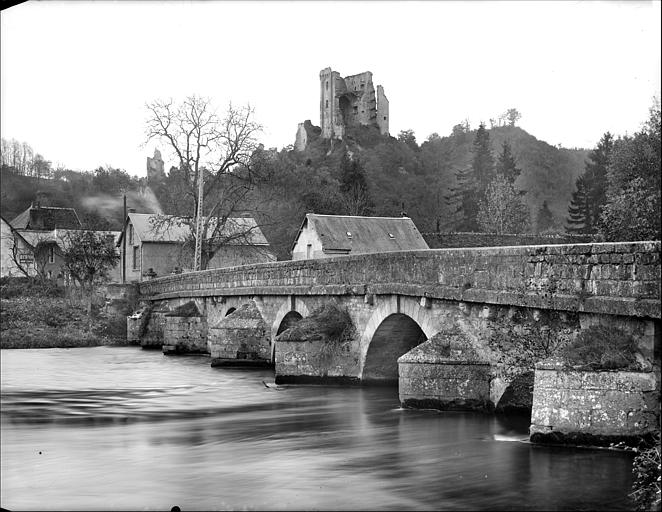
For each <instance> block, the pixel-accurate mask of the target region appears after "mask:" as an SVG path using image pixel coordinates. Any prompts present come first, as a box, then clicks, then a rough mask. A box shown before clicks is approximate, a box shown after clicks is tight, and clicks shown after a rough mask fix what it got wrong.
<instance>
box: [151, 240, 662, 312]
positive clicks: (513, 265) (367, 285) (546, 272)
mask: <svg viewBox="0 0 662 512" xmlns="http://www.w3.org/2000/svg"><path fill="white" fill-rule="evenodd" d="M140 293H141V296H142V297H143V298H150V299H152V300H153V299H168V298H180V297H210V296H231V295H269V294H275V295H327V296H328V295H371V294H398V295H410V296H415V297H416V296H418V297H421V296H425V297H428V298H430V299H433V298H437V299H446V300H454V301H466V302H474V303H482V304H503V305H513V306H522V307H529V308H541V309H552V310H558V311H574V312H576V311H579V312H589V313H598V314H610V315H623V316H634V317H647V318H656V319H659V318H660V316H661V314H660V242H629V243H596V244H575V245H549V246H523V247H491V248H473V249H437V250H428V251H403V252H390V253H378V254H361V255H355V256H343V257H338V258H329V259H323V260H322V259H317V260H301V261H284V262H274V263H266V264H254V265H245V266H242V267H231V268H224V269H212V270H206V271H202V272H195V273H187V274H181V275H177V276H169V277H164V278H160V279H154V280H152V281H149V282H143V283H141V284H140Z"/></svg>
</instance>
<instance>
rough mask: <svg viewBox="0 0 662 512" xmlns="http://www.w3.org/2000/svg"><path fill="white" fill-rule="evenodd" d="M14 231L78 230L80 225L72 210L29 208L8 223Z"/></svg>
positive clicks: (45, 207)
mask: <svg viewBox="0 0 662 512" xmlns="http://www.w3.org/2000/svg"><path fill="white" fill-rule="evenodd" d="M10 224H11V226H12V227H13V228H14V229H42V230H51V229H80V228H81V227H82V224H81V222H80V219H79V218H78V215H76V210H74V209H73V208H56V207H54V206H40V207H34V206H30V208H28V209H27V210H25V211H24V212H23V213H20V214H19V215H18V216H17V217H16V218H15V219H14V220H12V221H11V222H10Z"/></svg>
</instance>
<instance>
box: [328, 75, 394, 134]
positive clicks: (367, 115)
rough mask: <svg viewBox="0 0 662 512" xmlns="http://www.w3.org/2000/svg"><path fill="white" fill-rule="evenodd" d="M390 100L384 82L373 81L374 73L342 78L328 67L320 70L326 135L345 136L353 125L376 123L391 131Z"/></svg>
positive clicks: (385, 132) (382, 128)
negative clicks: (347, 129) (376, 84)
mask: <svg viewBox="0 0 662 512" xmlns="http://www.w3.org/2000/svg"><path fill="white" fill-rule="evenodd" d="M388 121H389V114H388V100H387V99H386V96H385V95H384V88H383V87H382V86H381V85H378V86H377V90H376V92H375V87H374V85H373V83H372V73H371V72H370V71H366V72H364V73H359V74H358V75H350V76H346V77H345V78H342V77H341V76H340V73H338V72H337V71H332V70H331V68H325V69H323V70H322V71H320V126H321V128H322V134H321V135H322V137H323V138H325V139H342V138H343V136H344V135H345V129H346V128H347V127H349V126H359V125H373V126H377V127H379V131H380V133H381V134H382V135H387V134H388Z"/></svg>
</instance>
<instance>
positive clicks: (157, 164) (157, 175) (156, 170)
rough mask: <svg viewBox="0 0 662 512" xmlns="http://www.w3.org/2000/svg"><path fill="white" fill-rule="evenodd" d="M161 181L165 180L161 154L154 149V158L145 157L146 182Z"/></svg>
mask: <svg viewBox="0 0 662 512" xmlns="http://www.w3.org/2000/svg"><path fill="white" fill-rule="evenodd" d="M163 179H165V172H164V163H163V159H162V158H161V152H160V151H159V150H158V149H154V158H150V157H147V180H148V181H160V180H163Z"/></svg>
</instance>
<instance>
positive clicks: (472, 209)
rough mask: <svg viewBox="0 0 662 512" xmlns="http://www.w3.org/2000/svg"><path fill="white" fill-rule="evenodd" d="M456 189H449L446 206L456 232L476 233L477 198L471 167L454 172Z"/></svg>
mask: <svg viewBox="0 0 662 512" xmlns="http://www.w3.org/2000/svg"><path fill="white" fill-rule="evenodd" d="M455 181H456V182H457V187H456V188H451V189H450V194H449V195H448V196H447V197H446V202H447V205H448V206H449V208H450V210H451V212H452V213H453V214H454V215H455V217H456V225H455V229H456V230H457V231H468V232H474V231H478V230H479V227H478V220H477V215H478V196H477V193H476V189H477V186H476V181H475V178H474V175H473V172H472V169H471V167H469V168H464V169H460V170H458V171H456V172H455Z"/></svg>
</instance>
